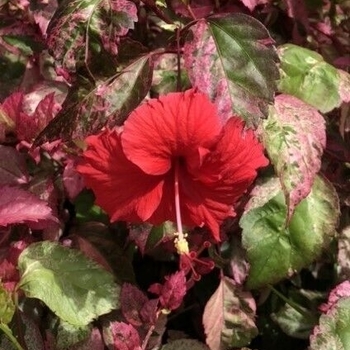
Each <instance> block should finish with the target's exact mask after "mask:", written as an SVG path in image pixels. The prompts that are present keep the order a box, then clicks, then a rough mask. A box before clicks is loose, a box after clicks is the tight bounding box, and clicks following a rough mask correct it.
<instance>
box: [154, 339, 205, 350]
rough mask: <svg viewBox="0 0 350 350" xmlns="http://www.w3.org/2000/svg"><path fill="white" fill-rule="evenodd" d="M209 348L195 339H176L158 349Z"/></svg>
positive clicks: (197, 349)
mask: <svg viewBox="0 0 350 350" xmlns="http://www.w3.org/2000/svg"><path fill="white" fill-rule="evenodd" d="M189 349H191V350H209V348H208V347H207V346H206V345H205V344H203V343H201V342H199V341H198V340H195V339H177V340H174V341H172V342H171V343H168V344H166V345H163V346H162V347H161V348H160V350H189Z"/></svg>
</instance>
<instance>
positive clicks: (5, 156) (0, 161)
mask: <svg viewBox="0 0 350 350" xmlns="http://www.w3.org/2000/svg"><path fill="white" fill-rule="evenodd" d="M28 180H29V175H28V172H27V166H26V162H25V159H24V156H23V154H21V153H19V152H18V151H17V150H16V149H15V148H12V147H6V146H1V145H0V186H4V185H19V184H24V183H27V182H28Z"/></svg>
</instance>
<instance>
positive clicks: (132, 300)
mask: <svg viewBox="0 0 350 350" xmlns="http://www.w3.org/2000/svg"><path fill="white" fill-rule="evenodd" d="M147 301H148V299H147V297H146V295H145V294H143V293H142V292H141V291H140V290H139V289H138V288H137V287H135V286H134V285H132V284H130V283H124V284H123V286H122V290H121V295H120V303H121V309H122V313H123V315H124V317H125V318H126V320H127V321H128V322H129V323H131V324H132V325H133V326H141V325H142V323H143V321H142V319H141V315H140V312H141V309H142V308H143V307H144V306H145V304H146V303H147Z"/></svg>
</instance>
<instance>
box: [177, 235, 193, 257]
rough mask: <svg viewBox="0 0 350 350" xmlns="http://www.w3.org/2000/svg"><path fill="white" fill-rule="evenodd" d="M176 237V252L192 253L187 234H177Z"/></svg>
mask: <svg viewBox="0 0 350 350" xmlns="http://www.w3.org/2000/svg"><path fill="white" fill-rule="evenodd" d="M175 236H177V237H176V238H175V239H174V245H175V248H176V251H177V253H178V254H180V255H181V254H188V253H189V252H190V250H189V248H188V242H187V239H186V237H187V233H185V234H180V233H175Z"/></svg>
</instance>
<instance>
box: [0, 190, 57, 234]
mask: <svg viewBox="0 0 350 350" xmlns="http://www.w3.org/2000/svg"><path fill="white" fill-rule="evenodd" d="M50 222H57V219H56V218H55V217H54V216H53V215H52V213H51V208H50V207H49V206H48V205H47V203H46V202H45V201H42V200H40V199H39V198H38V197H36V196H35V195H34V194H32V193H30V192H27V191H25V190H22V189H20V188H17V187H9V186H4V187H1V188H0V226H7V225H10V224H19V223H25V224H27V225H28V226H29V227H32V228H34V229H42V228H45V227H47V226H48V225H49V224H50Z"/></svg>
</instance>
